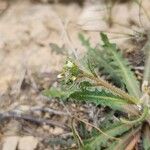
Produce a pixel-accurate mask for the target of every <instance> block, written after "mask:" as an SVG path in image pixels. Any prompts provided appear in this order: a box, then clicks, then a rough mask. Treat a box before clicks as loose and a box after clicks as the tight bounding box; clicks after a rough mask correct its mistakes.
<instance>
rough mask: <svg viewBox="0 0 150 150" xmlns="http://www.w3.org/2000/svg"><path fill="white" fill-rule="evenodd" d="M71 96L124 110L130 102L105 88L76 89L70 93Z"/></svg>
mask: <svg viewBox="0 0 150 150" xmlns="http://www.w3.org/2000/svg"><path fill="white" fill-rule="evenodd" d="M70 98H73V99H76V100H80V101H84V102H90V103H94V104H95V105H102V106H109V107H110V108H113V109H117V110H121V111H124V109H123V106H124V105H127V104H128V102H127V101H125V100H124V99H122V98H120V97H119V96H116V95H113V94H112V93H110V92H106V91H105V90H101V91H100V90H97V89H96V90H94V91H90V90H83V91H76V92H74V93H72V94H71V95H70Z"/></svg>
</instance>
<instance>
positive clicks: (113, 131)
mask: <svg viewBox="0 0 150 150" xmlns="http://www.w3.org/2000/svg"><path fill="white" fill-rule="evenodd" d="M110 126H111V125H110ZM131 128H132V126H128V125H126V124H121V123H118V124H117V125H115V126H114V125H113V126H112V128H111V127H110V128H109V129H107V130H106V131H105V134H107V135H109V136H112V137H116V136H120V135H122V134H123V133H125V132H127V131H128V130H130V129H131ZM108 140H110V138H109V137H106V136H104V135H103V134H100V135H98V136H96V137H93V138H92V139H91V140H89V143H87V144H86V145H85V146H84V150H101V149H102V147H107V146H108V145H107V144H108V143H109V141H108Z"/></svg>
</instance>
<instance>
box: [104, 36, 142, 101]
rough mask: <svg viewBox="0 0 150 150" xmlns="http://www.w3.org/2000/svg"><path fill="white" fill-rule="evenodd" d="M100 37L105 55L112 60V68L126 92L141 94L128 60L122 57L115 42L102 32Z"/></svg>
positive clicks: (137, 95)
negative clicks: (111, 41)
mask: <svg viewBox="0 0 150 150" xmlns="http://www.w3.org/2000/svg"><path fill="white" fill-rule="evenodd" d="M101 38H102V40H103V42H104V45H103V48H104V50H105V51H107V57H108V58H109V59H112V62H110V63H111V65H112V66H113V68H114V69H116V70H117V71H118V74H119V76H120V77H121V79H122V81H123V82H124V84H125V85H126V88H127V90H128V92H129V93H130V94H131V95H132V96H135V97H136V98H139V97H140V95H141V92H140V85H139V82H138V80H137V79H136V77H135V75H134V74H133V72H132V71H131V67H130V65H129V62H128V61H127V60H126V59H124V58H123V56H122V54H121V52H120V51H118V48H117V47H116V44H113V43H110V42H109V39H108V37H107V36H106V35H105V34H104V33H101Z"/></svg>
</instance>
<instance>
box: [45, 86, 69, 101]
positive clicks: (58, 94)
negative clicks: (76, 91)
mask: <svg viewBox="0 0 150 150" xmlns="http://www.w3.org/2000/svg"><path fill="white" fill-rule="evenodd" d="M43 95H45V96H47V97H49V98H59V99H67V98H68V97H69V95H70V91H66V92H64V91H62V90H61V89H59V88H55V87H51V88H50V89H48V90H45V91H43Z"/></svg>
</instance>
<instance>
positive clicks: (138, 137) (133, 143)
mask: <svg viewBox="0 0 150 150" xmlns="http://www.w3.org/2000/svg"><path fill="white" fill-rule="evenodd" d="M140 136H141V133H140V132H138V133H137V134H136V135H135V136H134V138H133V139H132V141H131V142H130V143H129V144H128V146H127V147H126V149H125V150H133V149H134V147H135V145H136V144H137V143H138V142H139V140H140Z"/></svg>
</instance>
